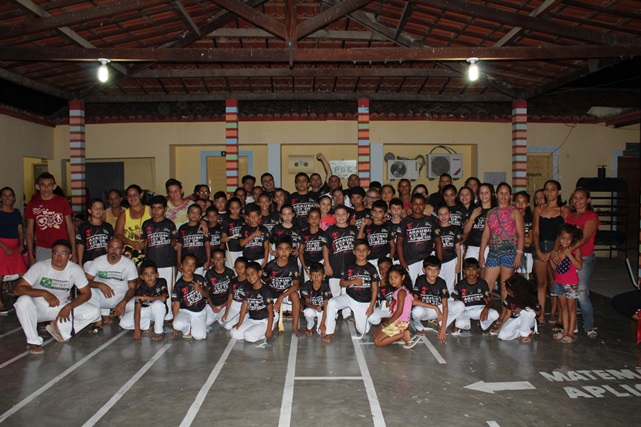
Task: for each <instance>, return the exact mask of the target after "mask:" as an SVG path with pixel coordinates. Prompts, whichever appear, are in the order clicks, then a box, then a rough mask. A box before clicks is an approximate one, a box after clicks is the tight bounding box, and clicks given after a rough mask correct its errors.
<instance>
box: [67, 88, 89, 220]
mask: <svg viewBox="0 0 641 427" xmlns="http://www.w3.org/2000/svg"><path fill="white" fill-rule="evenodd" d="M69 159H70V164H71V206H72V209H73V210H74V212H84V211H85V209H87V207H86V206H85V204H86V199H87V190H86V188H87V184H86V169H85V103H84V102H83V101H70V102H69Z"/></svg>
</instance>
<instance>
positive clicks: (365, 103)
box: [358, 98, 372, 189]
mask: <svg viewBox="0 0 641 427" xmlns="http://www.w3.org/2000/svg"><path fill="white" fill-rule="evenodd" d="M370 171H371V157H370V141H369V99H367V98H360V99H359V100H358V177H359V178H360V179H361V186H362V187H363V188H366V189H367V188H369V184H370V180H371V177H372V175H371V173H370Z"/></svg>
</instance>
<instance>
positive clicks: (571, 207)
mask: <svg viewBox="0 0 641 427" xmlns="http://www.w3.org/2000/svg"><path fill="white" fill-rule="evenodd" d="M12 191H13V190H12ZM577 191H581V192H583V193H585V197H586V198H588V199H590V198H592V196H591V195H590V190H588V189H587V188H583V187H577V188H575V189H574V191H573V192H572V195H571V196H570V200H572V199H573V198H574V194H575V193H576V192H577ZM570 210H571V211H572V212H576V208H575V207H574V203H573V202H570ZM586 210H588V211H593V210H594V208H593V207H592V203H590V202H588V205H587V206H586Z"/></svg>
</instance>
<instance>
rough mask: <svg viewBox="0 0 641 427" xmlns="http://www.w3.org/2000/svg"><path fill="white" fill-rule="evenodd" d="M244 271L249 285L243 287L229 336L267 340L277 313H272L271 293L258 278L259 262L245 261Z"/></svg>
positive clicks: (252, 340) (247, 339)
mask: <svg viewBox="0 0 641 427" xmlns="http://www.w3.org/2000/svg"><path fill="white" fill-rule="evenodd" d="M245 272H246V274H247V281H248V282H249V285H248V286H247V287H245V289H244V292H243V304H242V306H241V309H240V315H239V320H238V323H236V324H235V325H234V326H233V327H232V329H231V331H230V334H231V337H232V338H234V339H237V340H245V341H247V342H256V341H260V340H262V339H264V340H268V339H270V338H271V337H272V335H273V332H272V331H273V329H274V325H275V324H276V322H277V321H278V315H277V314H274V300H273V297H272V293H271V292H270V291H269V289H268V288H267V286H265V285H264V284H263V282H262V280H260V276H261V272H262V271H261V268H260V264H258V263H257V262H249V263H247V267H246V268H245Z"/></svg>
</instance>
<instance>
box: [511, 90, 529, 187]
mask: <svg viewBox="0 0 641 427" xmlns="http://www.w3.org/2000/svg"><path fill="white" fill-rule="evenodd" d="M526 187H527V101H525V100H522V99H518V100H515V101H513V102H512V192H513V193H516V192H517V191H522V190H525V189H526Z"/></svg>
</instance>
